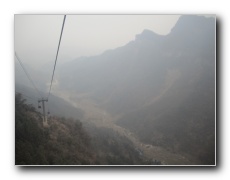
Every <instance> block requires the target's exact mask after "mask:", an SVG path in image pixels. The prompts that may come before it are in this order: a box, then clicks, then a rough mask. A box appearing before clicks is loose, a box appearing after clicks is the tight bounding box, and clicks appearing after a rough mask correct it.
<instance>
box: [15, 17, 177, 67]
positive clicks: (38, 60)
mask: <svg viewBox="0 0 230 180" xmlns="http://www.w3.org/2000/svg"><path fill="white" fill-rule="evenodd" d="M178 18H179V15H67V18H66V22H65V29H64V32H63V37H62V42H61V47H60V52H59V57H58V59H59V60H60V61H59V63H62V62H63V61H68V60H72V59H75V58H77V57H81V56H93V55H98V54H101V53H102V52H104V51H105V50H108V49H114V48H117V47H120V46H123V45H125V44H127V43H128V42H129V41H132V40H134V39H135V35H136V34H139V33H141V32H142V31H143V30H144V29H149V30H152V31H154V32H155V33H157V34H161V35H166V34H168V33H169V32H170V31H171V28H172V27H173V26H174V25H175V23H176V22H177V20H178ZM62 22H63V15H15V51H16V52H17V53H18V55H19V56H20V58H21V59H22V61H23V62H24V63H27V64H30V65H35V66H36V67H38V66H42V65H43V64H44V63H49V62H52V63H53V62H54V60H55V55H56V51H57V45H58V41H59V37H60V32H61V26H62Z"/></svg>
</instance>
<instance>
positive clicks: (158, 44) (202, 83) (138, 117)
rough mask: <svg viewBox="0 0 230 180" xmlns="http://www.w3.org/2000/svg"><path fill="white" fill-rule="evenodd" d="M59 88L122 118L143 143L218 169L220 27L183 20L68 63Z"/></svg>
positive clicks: (204, 21)
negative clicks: (159, 32) (217, 59)
mask: <svg viewBox="0 0 230 180" xmlns="http://www.w3.org/2000/svg"><path fill="white" fill-rule="evenodd" d="M58 77H59V88H60V89H61V90H63V91H65V92H69V93H71V94H72V96H71V98H72V99H73V100H78V99H79V98H86V99H90V100H91V101H93V102H94V103H95V104H97V106H99V107H101V108H103V109H105V110H106V112H108V113H110V114H111V115H112V116H114V117H116V118H114V120H116V123H117V124H118V125H120V126H123V127H125V128H128V129H129V130H131V131H132V132H133V133H135V134H136V135H137V136H138V137H139V138H140V139H141V140H142V141H143V142H146V143H149V144H153V145H160V146H163V147H167V148H168V149H169V150H171V151H174V152H181V153H188V154H191V155H193V156H195V157H196V158H199V159H200V160H201V161H202V162H203V163H204V164H215V19H214V18H205V17H201V16H181V18H180V19H179V20H178V22H177V24H176V25H175V27H174V28H173V29H172V31H171V33H170V34H168V35H166V36H160V35H157V34H155V33H154V32H151V31H149V30H144V31H143V32H142V33H141V34H139V35H137V36H136V39H135V40H134V41H132V42H130V43H128V44H127V45H125V46H123V47H119V48H117V49H114V50H109V51H106V52H104V53H103V54H101V55H99V56H94V57H83V58H79V59H76V60H74V61H72V62H68V63H66V64H64V65H63V66H62V68H61V69H60V73H59V74H58Z"/></svg>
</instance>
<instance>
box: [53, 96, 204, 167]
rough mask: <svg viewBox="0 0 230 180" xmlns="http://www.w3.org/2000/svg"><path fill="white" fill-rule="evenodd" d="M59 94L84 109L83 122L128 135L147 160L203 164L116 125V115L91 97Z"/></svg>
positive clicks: (162, 162) (164, 163)
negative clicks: (145, 140)
mask: <svg viewBox="0 0 230 180" xmlns="http://www.w3.org/2000/svg"><path fill="white" fill-rule="evenodd" d="M56 93H57V92H56ZM58 95H59V96H60V97H62V98H63V99H65V100H66V101H68V102H69V103H71V104H72V105H73V106H74V107H76V108H80V109H82V110H84V112H85V115H84V119H83V123H93V124H95V126H98V127H106V128H111V129H113V130H114V131H116V132H117V133H119V134H120V135H122V136H125V137H127V138H128V139H129V140H131V141H132V142H133V144H134V145H135V147H136V150H138V151H139V152H140V154H141V156H143V158H144V159H146V160H153V161H154V160H159V161H160V162H161V164H162V165H202V164H201V162H200V161H199V160H198V159H196V158H195V157H192V156H190V155H188V154H178V153H176V152H171V151H169V150H167V149H165V148H163V147H160V146H153V145H151V144H145V143H143V142H141V141H140V140H139V139H138V138H137V137H136V136H135V134H133V133H132V132H130V131H129V130H128V129H125V128H123V127H120V126H118V125H116V124H115V123H114V119H115V117H112V116H111V115H110V114H109V113H107V112H106V111H105V110H103V109H101V108H100V107H99V106H97V105H96V104H95V103H93V102H92V101H90V100H89V99H86V98H82V97H79V98H78V99H77V100H74V101H73V100H70V98H69V96H67V95H65V93H61V92H58ZM75 97H76V96H75Z"/></svg>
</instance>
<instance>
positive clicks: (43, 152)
mask: <svg viewBox="0 0 230 180" xmlns="http://www.w3.org/2000/svg"><path fill="white" fill-rule="evenodd" d="M48 124H49V127H48V128H47V127H46V128H44V127H43V125H42V116H41V114H40V113H39V112H37V111H36V110H35V108H34V107H33V106H32V105H29V104H26V102H25V100H24V99H22V96H21V95H20V94H17V95H16V97H15V164H16V165H132V164H139V165H141V164H148V163H150V161H146V160H144V159H143V158H142V157H141V156H140V154H139V152H138V151H137V150H136V149H135V147H134V146H133V143H132V142H131V141H130V140H128V139H127V138H125V137H123V136H121V135H119V134H118V133H116V132H114V131H113V130H112V129H109V128H97V127H95V126H93V125H91V126H90V127H89V128H90V129H91V131H92V132H94V133H93V134H90V133H89V132H87V131H86V129H85V128H84V127H83V125H82V123H81V121H79V120H77V119H71V118H69V119H66V118H61V117H56V116H52V117H49V118H48ZM157 163H158V164H159V162H157Z"/></svg>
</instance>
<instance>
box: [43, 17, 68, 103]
mask: <svg viewBox="0 0 230 180" xmlns="http://www.w3.org/2000/svg"><path fill="white" fill-rule="evenodd" d="M65 18H66V15H64V19H63V24H62V29H61V35H60V39H59V43H58V49H57V54H56V59H55V63H54V69H53V74H52V79H51V84H50V90H49V94H48V96H47V99H49V95H50V91H51V87H52V84H53V77H54V71H55V68H56V63H57V58H58V52H59V47H60V44H61V38H62V33H63V29H64V25H65Z"/></svg>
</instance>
